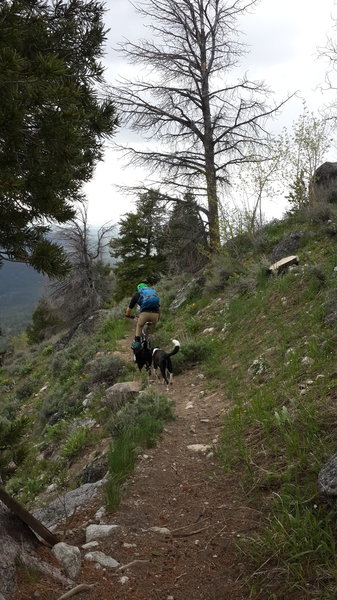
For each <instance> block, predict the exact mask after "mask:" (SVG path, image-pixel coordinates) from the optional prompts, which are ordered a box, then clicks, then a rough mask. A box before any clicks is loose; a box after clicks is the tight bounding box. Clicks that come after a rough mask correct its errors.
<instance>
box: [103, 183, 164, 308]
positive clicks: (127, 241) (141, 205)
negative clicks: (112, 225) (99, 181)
mask: <svg viewBox="0 0 337 600" xmlns="http://www.w3.org/2000/svg"><path fill="white" fill-rule="evenodd" d="M164 224H165V211H164V206H163V203H162V202H161V201H160V200H159V193H158V192H157V191H156V190H150V191H148V192H146V193H144V194H140V196H139V198H138V200H137V202H136V212H135V213H126V214H125V215H124V217H123V218H122V219H121V220H120V222H119V236H118V237H117V238H115V239H113V240H112V241H111V243H110V246H111V255H112V256H113V257H115V258H117V260H118V263H117V265H116V267H115V269H114V274H115V277H116V284H117V291H116V298H118V299H121V298H123V297H124V296H125V295H127V294H129V293H131V292H132V290H134V287H135V285H136V284H137V283H139V281H141V280H142V279H145V278H146V279H149V280H151V282H152V283H155V282H156V281H158V280H159V279H160V276H161V275H162V274H163V273H166V271H167V263H166V258H165V254H164V252H163V233H164Z"/></svg>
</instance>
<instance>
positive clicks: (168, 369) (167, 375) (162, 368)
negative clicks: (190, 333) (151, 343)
mask: <svg viewBox="0 0 337 600" xmlns="http://www.w3.org/2000/svg"><path fill="white" fill-rule="evenodd" d="M172 342H173V343H174V348H173V350H172V352H165V350H161V349H160V348H154V350H153V351H152V364H153V368H154V370H155V372H156V375H157V377H158V379H159V378H160V377H159V373H158V370H159V372H160V374H161V376H162V378H163V383H166V385H168V384H169V383H171V384H172V383H173V372H172V362H171V356H173V355H174V354H177V352H179V350H180V342H178V340H172Z"/></svg>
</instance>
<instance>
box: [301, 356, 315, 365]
mask: <svg viewBox="0 0 337 600" xmlns="http://www.w3.org/2000/svg"><path fill="white" fill-rule="evenodd" d="M301 363H302V365H312V364H313V363H314V360H313V359H312V358H310V356H304V357H303V358H302V360H301Z"/></svg>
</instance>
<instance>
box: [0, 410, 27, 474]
mask: <svg viewBox="0 0 337 600" xmlns="http://www.w3.org/2000/svg"><path fill="white" fill-rule="evenodd" d="M28 423H29V420H28V418H27V417H25V416H23V417H19V418H17V419H14V420H13V421H8V420H7V419H5V418H3V417H2V418H0V478H1V479H2V480H3V481H6V480H7V479H8V477H10V476H11V475H12V474H13V472H14V471H15V469H16V468H17V467H18V466H19V465H20V464H21V463H22V462H23V460H24V459H25V456H26V448H25V446H24V443H23V437H24V434H25V433H26V430H27V427H28Z"/></svg>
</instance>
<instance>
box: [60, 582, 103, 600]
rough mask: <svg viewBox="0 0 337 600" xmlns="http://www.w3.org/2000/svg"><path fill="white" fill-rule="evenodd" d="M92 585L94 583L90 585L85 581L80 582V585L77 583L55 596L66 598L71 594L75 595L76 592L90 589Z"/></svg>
mask: <svg viewBox="0 0 337 600" xmlns="http://www.w3.org/2000/svg"><path fill="white" fill-rule="evenodd" d="M94 585H95V583H93V584H91V585H87V584H86V583H80V585H77V586H76V587H74V588H73V589H72V590H69V592H66V593H65V594H62V596H60V597H59V598H57V600H67V598H71V597H72V596H75V595H76V594H80V593H81V592H87V591H88V590H91V588H93V587H94Z"/></svg>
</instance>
